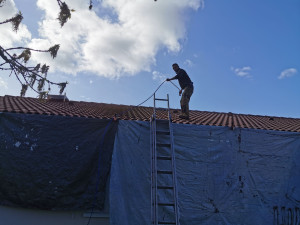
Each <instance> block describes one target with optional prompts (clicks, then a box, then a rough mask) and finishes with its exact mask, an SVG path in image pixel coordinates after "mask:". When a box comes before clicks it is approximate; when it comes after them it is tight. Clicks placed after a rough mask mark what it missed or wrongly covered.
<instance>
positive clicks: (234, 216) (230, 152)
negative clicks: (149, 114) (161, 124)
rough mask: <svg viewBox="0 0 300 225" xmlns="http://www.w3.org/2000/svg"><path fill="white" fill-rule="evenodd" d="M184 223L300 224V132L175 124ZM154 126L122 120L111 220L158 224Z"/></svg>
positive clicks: (125, 223) (132, 224) (113, 172)
mask: <svg viewBox="0 0 300 225" xmlns="http://www.w3.org/2000/svg"><path fill="white" fill-rule="evenodd" d="M173 129H174V142H175V143H174V144H175V152H176V172H177V182H178V201H179V212H180V224H181V225H199V224H206V225H212V224H232V225H237V224H246V225H247V224H249V225H253V224H255V225H256V224H257V225H260V224H263V225H268V224H270V225H274V224H276V225H277V224H278V225H279V224H299V223H300V211H299V208H300V134H299V133H292V132H280V131H269V130H256V129H242V128H235V129H231V128H229V127H216V126H200V125H184V124H173ZM150 165H151V161H150V124H149V122H138V121H120V123H119V126H118V131H117V134H116V138H115V145H114V151H113V157H112V168H111V181H110V220H111V224H113V225H114V224H116V225H119V224H120V225H121V224H122V225H135V224H150V223H151V218H150V217H151V200H150V193H151V189H150Z"/></svg>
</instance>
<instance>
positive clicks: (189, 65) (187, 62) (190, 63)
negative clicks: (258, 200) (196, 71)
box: [183, 59, 194, 67]
mask: <svg viewBox="0 0 300 225" xmlns="http://www.w3.org/2000/svg"><path fill="white" fill-rule="evenodd" d="M183 64H184V65H186V66H188V67H192V66H193V65H194V63H193V62H192V61H191V60H189V59H187V60H185V61H184V63H183Z"/></svg>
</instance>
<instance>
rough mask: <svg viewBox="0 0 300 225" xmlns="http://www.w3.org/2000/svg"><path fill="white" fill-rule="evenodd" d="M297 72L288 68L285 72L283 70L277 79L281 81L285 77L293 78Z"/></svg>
mask: <svg viewBox="0 0 300 225" xmlns="http://www.w3.org/2000/svg"><path fill="white" fill-rule="evenodd" d="M297 72H298V71H297V70H296V69H295V68H289V69H286V70H283V71H282V72H281V73H280V75H279V76H278V79H283V78H286V77H291V76H294V75H295V74H296V73H297Z"/></svg>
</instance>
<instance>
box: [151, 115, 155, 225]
mask: <svg viewBox="0 0 300 225" xmlns="http://www.w3.org/2000/svg"><path fill="white" fill-rule="evenodd" d="M150 160H151V224H153V223H154V217H155V213H154V209H155V207H154V203H155V202H154V196H155V190H154V188H155V187H154V164H153V163H154V136H153V115H152V116H151V118H150Z"/></svg>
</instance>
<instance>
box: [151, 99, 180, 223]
mask: <svg viewBox="0 0 300 225" xmlns="http://www.w3.org/2000/svg"><path fill="white" fill-rule="evenodd" d="M156 101H165V102H167V105H168V108H167V110H166V109H164V110H165V111H167V114H168V119H167V120H159V119H157V118H156V114H157V111H159V109H157V108H156ZM153 111H154V112H153V115H152V117H151V119H150V129H151V132H150V141H151V224H152V225H158V224H175V225H179V224H180V223H179V209H178V194H177V180H176V164H175V151H174V138H173V129H172V118H171V114H170V106H169V95H167V99H159V98H156V97H155V94H154V108H153ZM166 140H167V141H166Z"/></svg>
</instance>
